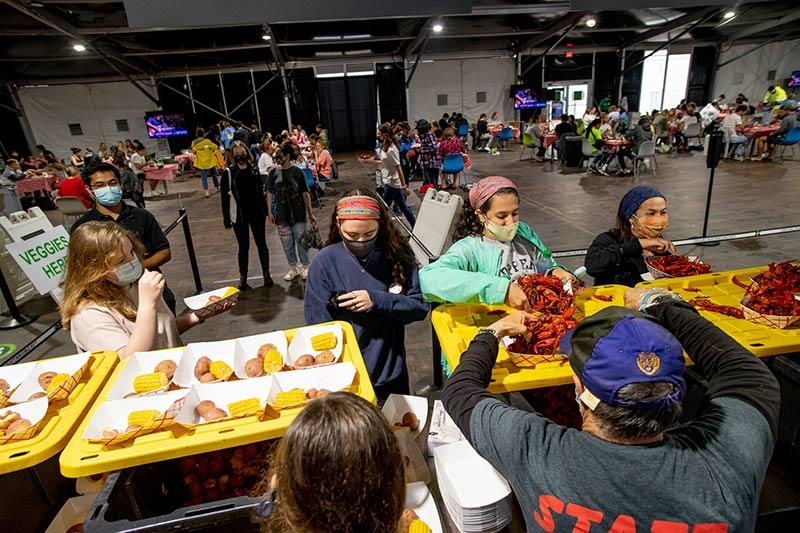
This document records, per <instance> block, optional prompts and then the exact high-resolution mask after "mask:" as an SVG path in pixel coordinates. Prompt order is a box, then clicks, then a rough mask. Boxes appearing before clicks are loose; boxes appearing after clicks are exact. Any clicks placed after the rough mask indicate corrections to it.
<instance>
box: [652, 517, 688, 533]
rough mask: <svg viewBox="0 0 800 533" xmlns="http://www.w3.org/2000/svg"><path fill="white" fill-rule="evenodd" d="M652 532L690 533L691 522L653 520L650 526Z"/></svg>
mask: <svg viewBox="0 0 800 533" xmlns="http://www.w3.org/2000/svg"><path fill="white" fill-rule="evenodd" d="M650 532H651V533H689V524H684V523H683V522H667V521H666V520H653V525H652V526H651V527H650Z"/></svg>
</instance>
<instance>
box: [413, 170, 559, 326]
mask: <svg viewBox="0 0 800 533" xmlns="http://www.w3.org/2000/svg"><path fill="white" fill-rule="evenodd" d="M525 274H552V275H554V276H556V277H558V278H560V279H562V280H570V279H572V275H571V274H570V273H569V272H567V271H566V270H564V269H563V268H561V267H559V266H558V264H557V263H556V262H555V260H554V259H553V257H552V254H551V253H550V250H549V249H548V248H547V247H546V246H545V245H544V243H543V242H542V241H541V239H539V236H538V235H536V233H534V231H533V230H532V229H531V227H530V226H528V225H527V224H525V223H524V222H520V221H519V195H518V193H517V187H516V185H514V182H512V181H511V180H509V179H508V178H504V177H501V176H489V177H487V178H483V179H482V180H480V181H478V182H477V183H476V184H475V185H474V186H473V187H472V189H470V191H469V202H467V203H466V204H465V205H464V210H463V212H462V213H461V218H460V219H459V221H458V224H457V225H456V229H455V232H454V233H453V245H452V246H451V247H450V249H448V250H447V252H446V253H445V254H444V255H442V256H441V257H439V259H437V260H436V261H434V262H433V263H431V264H429V265H427V266H425V267H424V268H422V270H420V283H421V285H422V292H423V294H424V295H425V299H426V300H428V301H431V302H449V303H485V304H490V305H493V304H503V303H504V304H506V305H508V306H510V307H514V308H516V309H522V310H527V309H529V307H530V303H529V302H528V299H527V297H526V296H525V292H524V291H523V290H522V289H521V288H520V287H519V286H518V285H517V284H516V283H514V282H513V280H514V279H515V278H517V277H519V276H522V275H525Z"/></svg>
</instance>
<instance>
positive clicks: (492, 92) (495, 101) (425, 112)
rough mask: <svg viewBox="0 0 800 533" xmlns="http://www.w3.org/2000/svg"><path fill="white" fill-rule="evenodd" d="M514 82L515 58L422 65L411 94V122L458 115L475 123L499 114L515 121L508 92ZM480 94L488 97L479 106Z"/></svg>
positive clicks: (418, 70) (412, 82)
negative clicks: (442, 98)
mask: <svg viewBox="0 0 800 533" xmlns="http://www.w3.org/2000/svg"><path fill="white" fill-rule="evenodd" d="M410 64H411V62H409V65H410ZM514 79H515V75H514V60H513V59H511V58H504V57H491V58H479V59H448V60H439V59H436V60H434V61H433V62H432V63H427V62H426V63H422V62H420V64H419V65H418V66H417V71H416V72H415V73H414V77H413V78H412V79H411V86H410V87H409V91H408V118H409V120H411V121H413V120H416V119H418V118H423V117H424V118H427V119H428V120H433V119H437V120H438V119H439V118H440V117H441V116H442V114H444V113H452V112H454V111H455V112H459V113H462V114H464V116H465V117H466V118H467V120H469V121H470V122H475V121H476V120H477V119H478V116H479V115H480V114H481V113H486V115H487V116H491V114H492V113H493V112H495V111H499V112H500V116H501V118H503V120H506V121H508V120H513V118H514V103H513V101H512V99H511V98H509V97H508V91H509V87H510V86H511V85H513V84H514ZM478 92H485V93H486V102H484V103H478V101H477V93H478ZM441 94H446V95H447V105H441V106H440V105H438V95H441Z"/></svg>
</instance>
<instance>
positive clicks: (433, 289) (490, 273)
mask: <svg viewBox="0 0 800 533" xmlns="http://www.w3.org/2000/svg"><path fill="white" fill-rule="evenodd" d="M517 235H519V236H520V237H523V238H524V239H526V240H527V241H529V242H530V243H531V244H532V248H533V251H534V252H536V254H535V257H534V256H533V254H532V257H531V259H532V260H533V262H534V263H535V264H536V265H537V269H538V270H539V271H540V272H542V273H545V272H547V271H549V270H551V269H553V268H555V267H558V264H557V263H556V262H555V260H554V259H553V258H552V257H549V253H548V254H547V255H548V257H545V254H544V251H545V250H547V247H546V246H545V245H544V244H543V243H542V241H541V239H539V236H538V235H536V233H534V232H533V230H532V229H531V227H530V226H529V225H527V224H525V223H524V222H520V224H519V229H518V230H517ZM502 261H503V251H502V250H501V249H500V248H499V247H497V246H488V245H486V244H485V243H484V240H483V237H480V236H470V237H464V238H463V239H461V240H460V241H457V242H455V243H453V245H452V246H451V247H450V249H449V250H447V252H445V254H444V255H442V256H441V257H439V259H437V260H436V261H434V262H433V263H431V264H430V265H428V266H426V267H424V268H422V269H421V270H420V271H419V281H420V286H421V288H422V295H423V296H424V297H425V299H426V300H427V301H429V302H448V303H465V304H468V303H484V304H490V305H494V304H502V303H503V302H504V301H505V299H506V294H507V293H508V285H509V284H510V283H511V279H510V278H509V277H506V276H501V275H500V269H501V268H502V266H503V265H501V264H500V263H501V262H502Z"/></svg>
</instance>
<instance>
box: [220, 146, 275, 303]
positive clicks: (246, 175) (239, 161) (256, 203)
mask: <svg viewBox="0 0 800 533" xmlns="http://www.w3.org/2000/svg"><path fill="white" fill-rule="evenodd" d="M229 153H231V154H232V155H233V161H234V163H233V164H232V165H231V166H229V167H228V168H227V169H226V170H225V172H223V174H222V184H221V187H220V194H221V198H222V221H223V224H224V225H225V229H231V228H233V233H234V235H235V236H236V242H237V243H238V245H239V254H238V259H239V289H240V290H245V289H249V288H250V286H249V285H248V284H247V265H248V263H249V256H250V253H249V252H250V232H251V231H252V232H253V240H254V241H255V243H256V248H257V249H258V259H259V261H260V262H261V272H262V274H263V275H264V287H267V288H269V287H272V286H273V285H275V283H274V282H273V281H272V277H271V276H270V274H269V249H268V248H267V236H266V231H265V226H266V221H267V207H266V202H265V201H264V182H263V178H262V176H261V174H260V173H259V172H258V169H257V168H256V167H254V166H253V162H254V158H253V154H252V153H251V152H250V149H249V148H247V146H246V145H245V144H244V143H243V142H242V141H233V145H232V146H231V150H230V152H229ZM231 197H233V203H231Z"/></svg>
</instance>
